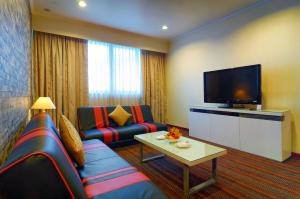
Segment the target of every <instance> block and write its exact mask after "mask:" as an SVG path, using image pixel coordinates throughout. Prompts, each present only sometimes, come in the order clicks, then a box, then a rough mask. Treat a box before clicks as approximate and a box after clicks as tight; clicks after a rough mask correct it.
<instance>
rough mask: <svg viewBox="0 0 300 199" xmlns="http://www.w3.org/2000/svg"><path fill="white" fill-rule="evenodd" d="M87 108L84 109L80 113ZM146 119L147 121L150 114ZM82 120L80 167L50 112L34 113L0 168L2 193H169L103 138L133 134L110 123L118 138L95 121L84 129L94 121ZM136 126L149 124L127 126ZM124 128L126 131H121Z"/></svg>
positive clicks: (108, 196)
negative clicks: (66, 147)
mask: <svg viewBox="0 0 300 199" xmlns="http://www.w3.org/2000/svg"><path fill="white" fill-rule="evenodd" d="M89 109H90V108H87V109H85V108H84V109H80V110H79V115H80V117H82V116H83V115H82V114H86V113H87V112H89ZM95 109H96V112H97V111H99V109H98V108H95ZM108 110H110V109H109V108H108ZM142 110H143V108H142ZM101 111H105V110H101ZM88 117H90V115H89V114H87V116H86V118H85V119H90V118H88ZM91 117H92V116H91ZM151 117H152V116H151ZM104 118H105V117H104ZM144 119H145V120H144V122H148V119H147V117H146V115H144ZM150 119H151V118H150ZM96 121H98V120H96ZM149 121H150V120H149ZM79 123H80V124H81V125H82V126H81V133H82V135H84V136H85V138H86V139H89V140H84V141H83V145H84V151H85V157H86V162H85V165H84V166H83V167H78V166H77V165H76V164H75V163H74V162H73V161H72V159H71V158H70V156H69V154H68V153H67V151H66V149H65V147H64V146H63V143H62V141H61V139H60V135H59V132H58V130H57V129H56V127H55V126H54V124H53V122H52V120H51V118H50V116H49V115H47V114H38V115H36V116H34V117H33V118H32V119H31V121H30V122H29V124H28V125H27V126H26V129H25V130H24V132H23V133H22V135H21V136H20V139H19V140H18V141H17V143H16V144H15V146H14V149H13V150H12V152H11V154H10V155H9V157H8V160H7V161H6V162H5V163H4V165H3V166H2V167H1V168H0V198H1V199H2V198H18V199H20V198H30V199H32V198H43V199H47V198H56V199H57V198H80V199H81V198H105V199H118V198H137V199H139V198H145V199H154V198H155V199H156V198H157V199H164V198H167V196H166V195H165V194H164V193H163V192H161V191H160V190H159V188H157V187H156V186H155V185H154V184H153V183H152V182H151V181H150V179H149V178H148V177H147V176H145V175H144V174H143V173H141V172H139V171H138V170H137V169H136V168H134V167H133V166H131V165H130V164H129V163H128V162H126V161H125V160H123V159H122V158H121V157H119V156H118V155H117V154H116V153H115V152H114V151H112V150H111V149H110V148H109V147H108V146H107V145H106V144H105V143H104V142H102V141H100V139H102V140H104V141H106V142H108V143H110V142H111V141H112V140H111V139H112V134H113V135H114V136H113V141H114V139H116V140H123V139H124V140H128V138H130V139H131V138H132V135H131V133H129V132H127V133H126V131H125V130H124V129H120V128H118V127H106V128H114V129H117V132H118V136H119V137H116V134H114V133H115V132H114V131H113V130H112V129H111V131H110V132H111V133H112V134H110V135H108V134H107V133H106V132H108V130H107V131H105V132H104V133H103V131H104V130H103V129H98V130H99V132H102V134H101V133H98V134H99V135H98V134H97V133H95V130H94V127H93V125H92V126H91V128H90V129H85V128H87V127H88V124H90V123H88V122H84V120H83V119H82V118H81V120H80V122H79ZM96 124H97V125H98V123H96ZM111 124H112V123H111ZM129 125H133V126H131V127H130V126H129ZM136 125H139V127H141V126H143V128H144V130H145V131H149V128H150V129H151V127H150V126H149V128H148V127H146V126H147V125H146V126H144V124H137V123H134V122H133V123H128V126H126V127H124V128H126V129H133V130H134V131H136V132H138V133H141V129H140V128H139V127H138V126H136ZM92 127H93V128H92ZM159 128H160V127H158V129H159ZM152 130H154V129H152ZM123 132H125V133H126V136H125V135H122V133H123ZM129 134H130V135H129ZM101 136H102V137H101ZM91 138H99V139H91ZM117 138H118V139H117Z"/></svg>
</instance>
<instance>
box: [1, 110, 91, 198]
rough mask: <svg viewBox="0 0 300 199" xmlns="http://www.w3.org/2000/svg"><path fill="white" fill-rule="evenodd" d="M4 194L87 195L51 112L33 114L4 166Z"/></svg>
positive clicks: (4, 195)
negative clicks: (50, 115)
mask: <svg viewBox="0 0 300 199" xmlns="http://www.w3.org/2000/svg"><path fill="white" fill-rule="evenodd" d="M0 198H87V196H86V194H85V191H84V188H83V185H82V183H81V179H80V177H79V175H78V172H77V170H76V168H75V166H74V164H73V161H72V160H71V159H70V157H69V155H68V153H67V152H66V150H65V148H64V146H63V144H62V142H61V140H60V138H59V136H58V131H57V129H56V128H55V126H54V124H53V122H52V120H51V118H50V117H49V115H47V114H39V115H37V116H35V117H33V119H32V120H31V121H30V123H29V124H28V125H27V127H26V128H25V130H24V132H23V133H22V134H21V137H20V139H19V140H18V141H17V143H16V144H15V146H14V149H13V151H12V152H11V154H10V155H9V157H8V160H7V161H6V162H5V163H4V165H3V166H2V167H1V168H0Z"/></svg>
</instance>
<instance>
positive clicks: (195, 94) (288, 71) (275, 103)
mask: <svg viewBox="0 0 300 199" xmlns="http://www.w3.org/2000/svg"><path fill="white" fill-rule="evenodd" d="M287 2H288V1H279V0H274V1H271V2H269V3H266V4H264V5H262V6H259V7H256V8H253V9H248V10H245V12H243V13H242V14H238V15H236V16H233V17H230V19H227V20H224V21H219V22H216V23H213V24H211V25H209V26H206V27H205V28H202V29H199V30H198V31H193V32H191V33H189V34H186V35H183V36H181V37H179V38H177V39H176V40H174V41H173V42H172V44H171V49H170V53H169V59H168V70H167V75H168V76H167V85H168V114H167V118H168V123H170V124H174V125H178V126H182V127H188V110H189V107H190V106H192V105H203V72H204V71H208V70H215V69H221V68H225V67H233V66H243V65H249V64H256V63H260V64H262V92H263V108H275V109H289V110H291V112H292V118H293V124H292V125H293V151H294V152H297V153H300V41H299V40H300V4H299V3H295V2H296V1H294V3H293V1H289V2H292V3H290V5H288V3H287Z"/></svg>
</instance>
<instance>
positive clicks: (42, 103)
mask: <svg viewBox="0 0 300 199" xmlns="http://www.w3.org/2000/svg"><path fill="white" fill-rule="evenodd" d="M31 109H41V110H42V111H43V112H44V111H45V109H56V107H55V105H54V104H53V102H52V100H51V99H50V97H39V99H37V100H36V101H35V103H34V104H33V105H32V107H31Z"/></svg>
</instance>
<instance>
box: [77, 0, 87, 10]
mask: <svg viewBox="0 0 300 199" xmlns="http://www.w3.org/2000/svg"><path fill="white" fill-rule="evenodd" d="M78 5H79V6H80V7H82V8H84V7H85V6H86V5H87V4H86V2H85V1H82V0H81V1H79V2H78Z"/></svg>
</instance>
